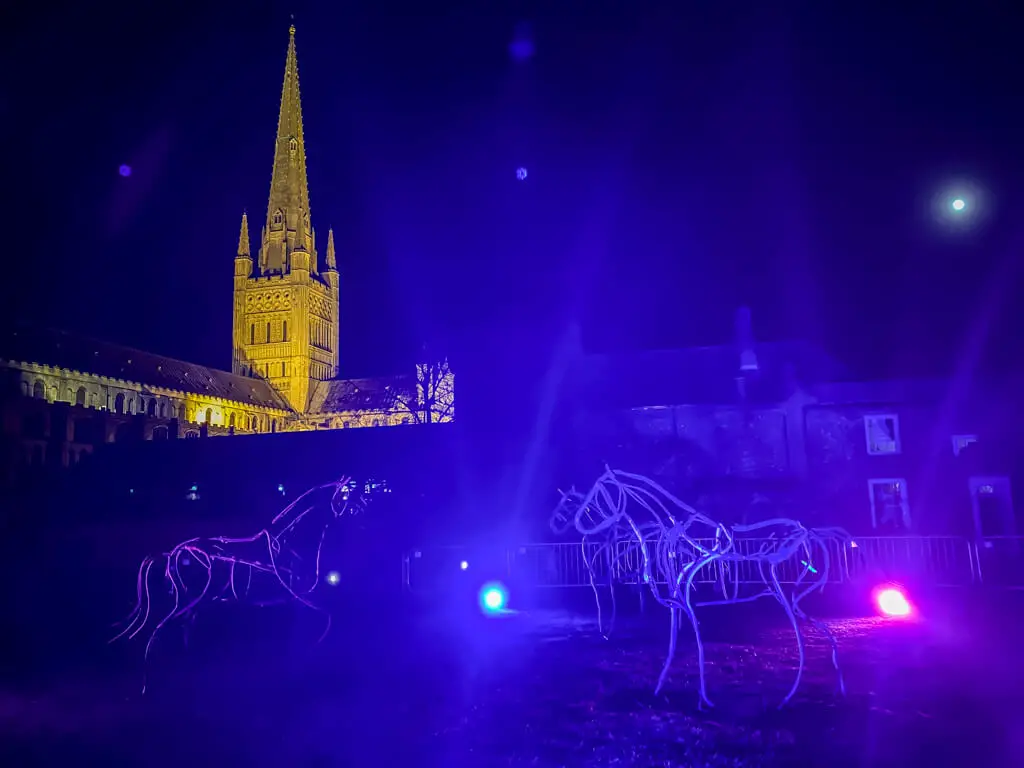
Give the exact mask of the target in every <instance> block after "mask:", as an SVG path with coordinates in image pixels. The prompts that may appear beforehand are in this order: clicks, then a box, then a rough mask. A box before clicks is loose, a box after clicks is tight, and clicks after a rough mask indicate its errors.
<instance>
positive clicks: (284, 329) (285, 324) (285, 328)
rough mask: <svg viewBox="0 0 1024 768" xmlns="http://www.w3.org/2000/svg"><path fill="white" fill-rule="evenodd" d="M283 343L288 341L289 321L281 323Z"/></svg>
mask: <svg viewBox="0 0 1024 768" xmlns="http://www.w3.org/2000/svg"><path fill="white" fill-rule="evenodd" d="M281 341H288V321H287V320H284V321H282V323H281Z"/></svg>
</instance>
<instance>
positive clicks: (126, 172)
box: [117, 165, 132, 179]
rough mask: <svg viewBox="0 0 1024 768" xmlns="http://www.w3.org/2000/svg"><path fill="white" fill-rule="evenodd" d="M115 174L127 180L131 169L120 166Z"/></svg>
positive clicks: (128, 166)
mask: <svg viewBox="0 0 1024 768" xmlns="http://www.w3.org/2000/svg"><path fill="white" fill-rule="evenodd" d="M117 172H118V173H119V174H121V175H122V176H124V177H125V178H126V179H127V178H128V177H129V176H131V175H132V167H131V166H130V165H122V166H121V167H120V168H118V169H117Z"/></svg>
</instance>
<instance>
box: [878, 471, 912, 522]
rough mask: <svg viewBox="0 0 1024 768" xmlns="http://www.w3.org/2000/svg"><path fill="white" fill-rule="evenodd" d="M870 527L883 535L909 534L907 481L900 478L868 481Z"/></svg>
mask: <svg viewBox="0 0 1024 768" xmlns="http://www.w3.org/2000/svg"><path fill="white" fill-rule="evenodd" d="M868 498H869V499H870V501H871V527H872V528H874V529H875V530H877V531H878V532H879V533H881V534H883V535H901V534H908V533H910V505H909V504H908V503H907V481H906V480H904V479H903V478H901V477H886V478H875V479H872V480H868Z"/></svg>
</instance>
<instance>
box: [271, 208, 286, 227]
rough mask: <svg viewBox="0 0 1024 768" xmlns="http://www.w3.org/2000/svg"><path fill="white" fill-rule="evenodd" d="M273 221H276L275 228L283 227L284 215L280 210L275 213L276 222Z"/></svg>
mask: <svg viewBox="0 0 1024 768" xmlns="http://www.w3.org/2000/svg"><path fill="white" fill-rule="evenodd" d="M273 221H274V226H275V227H279V226H281V223H282V222H283V221H284V214H283V213H281V211H280V209H278V210H276V211H274V220H273Z"/></svg>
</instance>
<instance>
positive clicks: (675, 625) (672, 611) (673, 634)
mask: <svg viewBox="0 0 1024 768" xmlns="http://www.w3.org/2000/svg"><path fill="white" fill-rule="evenodd" d="M678 614H679V609H678V608H676V607H675V606H672V607H671V608H669V616H670V621H671V625H670V626H671V629H670V630H669V633H668V655H667V656H666V657H665V663H664V664H663V665H662V667H661V674H660V675H658V684H657V685H656V686H654V695H655V696H657V695H658V694H659V693H661V688H662V686H664V685H665V680H666V678H668V670H669V668H670V667H671V666H672V661H673V659H675V657H676V640H677V638H678V637H679V622H678V621H677V620H676V619H677V616H678Z"/></svg>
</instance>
